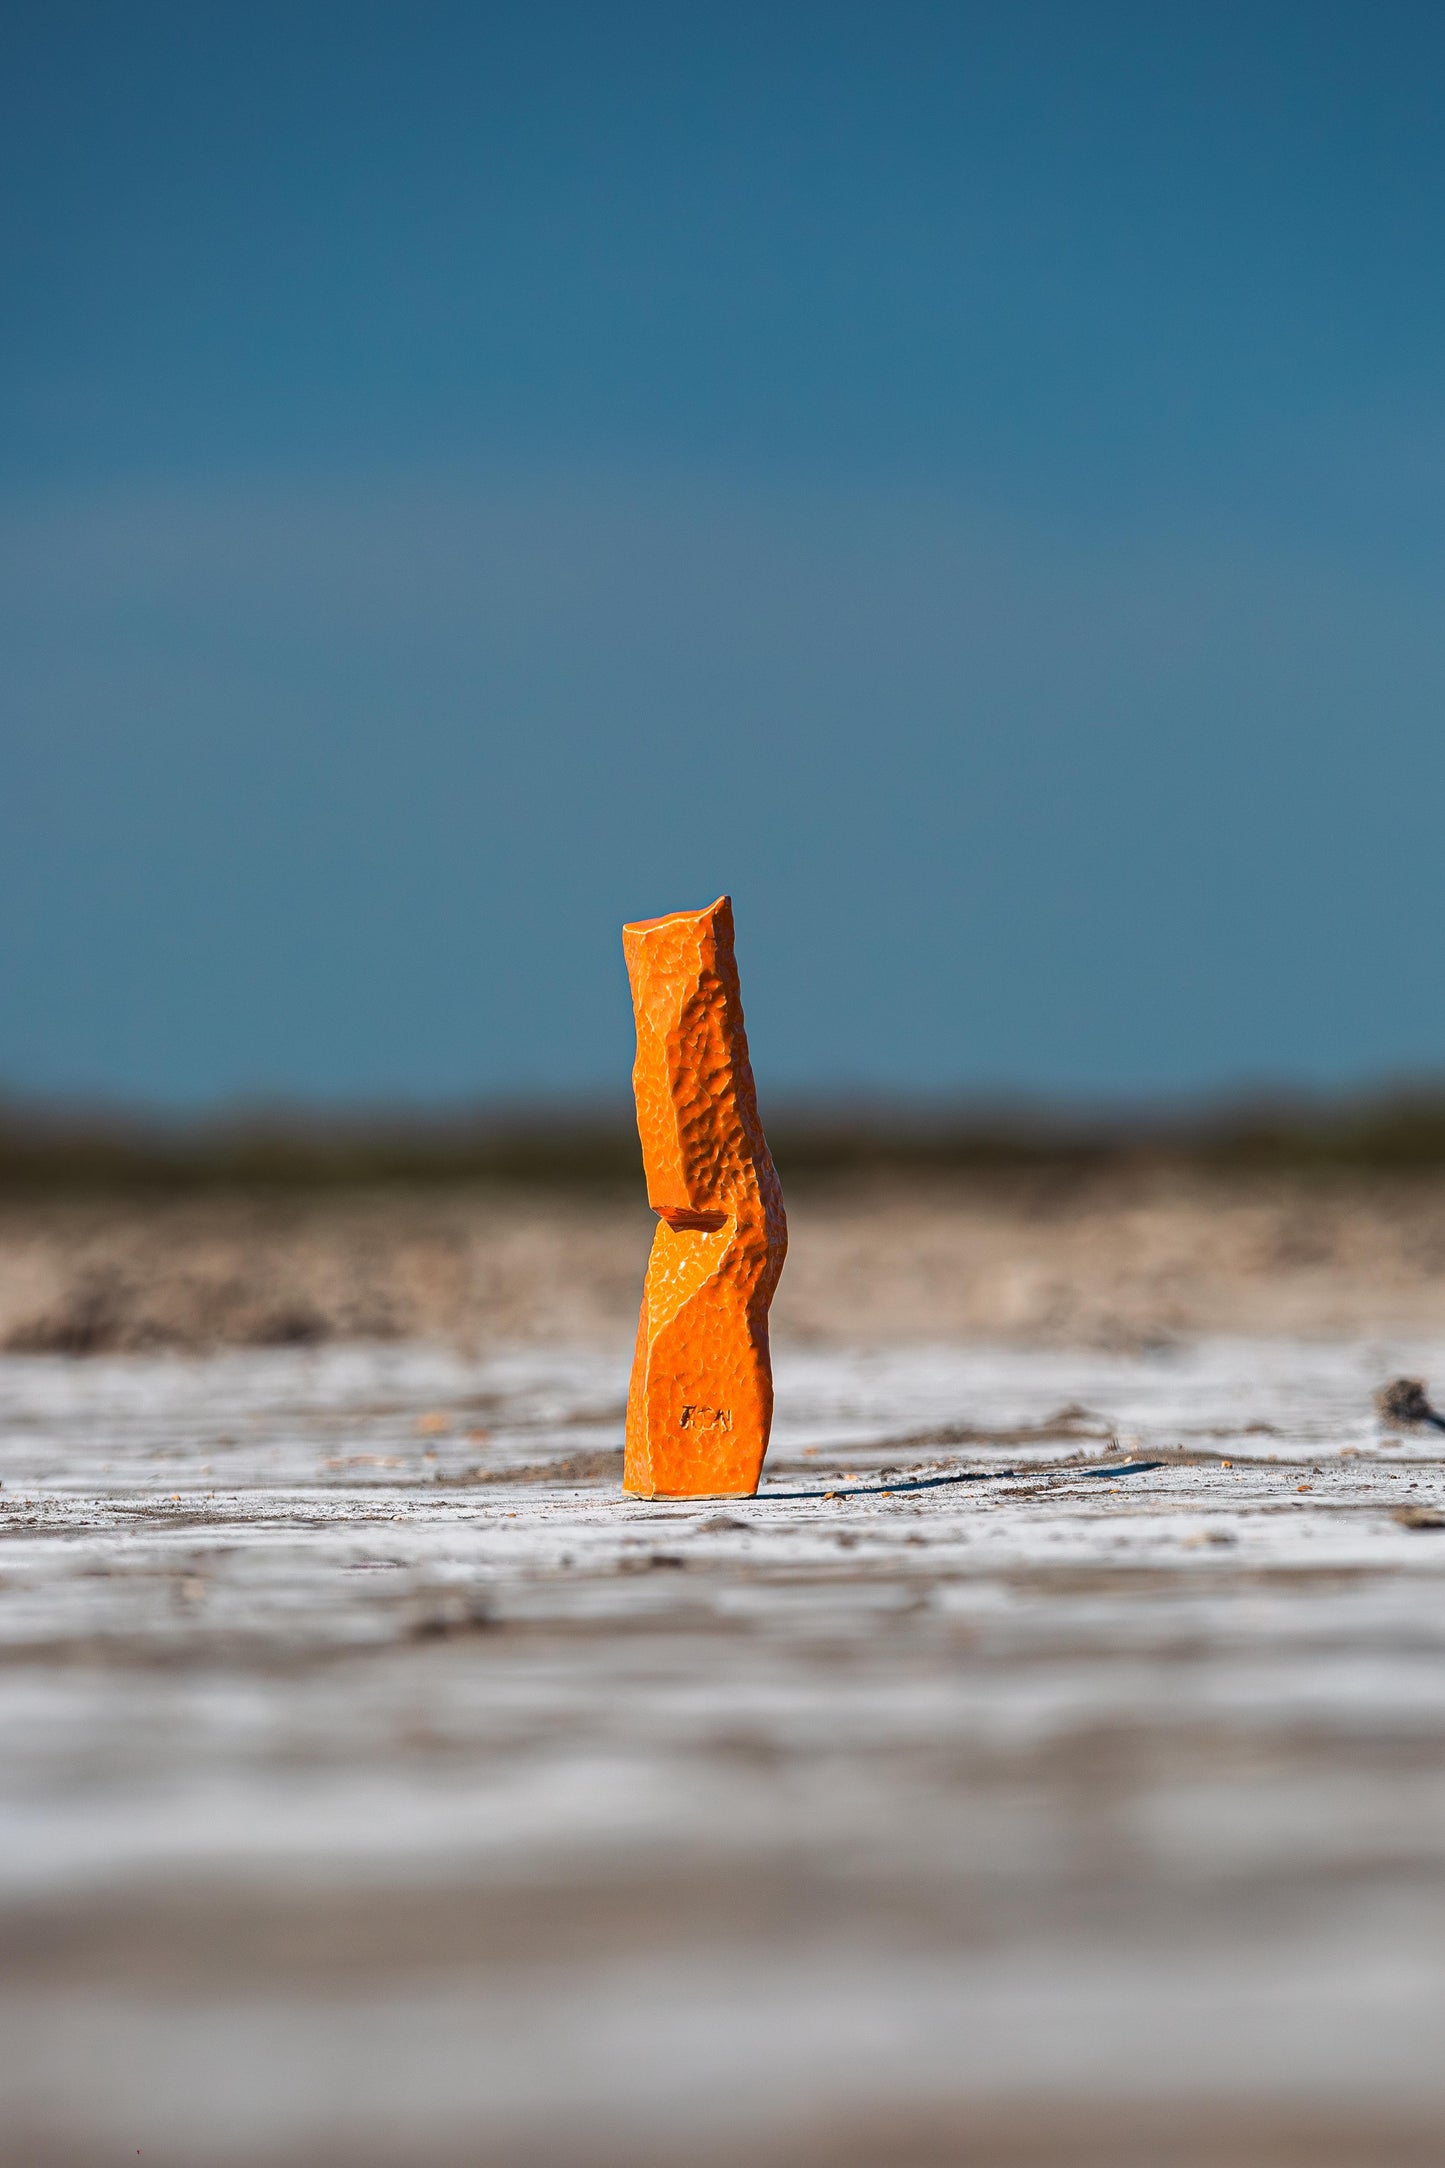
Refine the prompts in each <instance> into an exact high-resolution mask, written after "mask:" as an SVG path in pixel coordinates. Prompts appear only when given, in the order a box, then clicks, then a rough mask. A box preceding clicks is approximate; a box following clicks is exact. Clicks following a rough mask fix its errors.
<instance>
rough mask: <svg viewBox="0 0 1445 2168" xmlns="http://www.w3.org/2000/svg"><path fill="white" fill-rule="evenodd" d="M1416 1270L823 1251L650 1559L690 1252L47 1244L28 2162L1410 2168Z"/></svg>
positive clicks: (1204, 1246)
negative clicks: (731, 1456)
mask: <svg viewBox="0 0 1445 2168" xmlns="http://www.w3.org/2000/svg"><path fill="white" fill-rule="evenodd" d="M1438 1210H1439V1205H1438V1203H1437V1202H1436V1201H1435V1200H1433V1199H1431V1198H1429V1197H1419V1198H1415V1199H1413V1200H1412V1199H1392V1198H1389V1197H1387V1196H1385V1195H1384V1194H1383V1193H1380V1192H1373V1193H1370V1194H1368V1195H1359V1196H1356V1197H1355V1198H1354V1199H1353V1200H1352V1201H1350V1202H1349V1203H1348V1204H1346V1202H1345V1201H1344V1200H1342V1199H1341V1198H1340V1197H1338V1196H1337V1197H1335V1198H1334V1199H1331V1200H1326V1201H1321V1200H1319V1199H1307V1200H1298V1199H1296V1200H1294V1201H1291V1200H1290V1199H1289V1198H1288V1197H1284V1198H1281V1197H1271V1196H1267V1195H1259V1194H1255V1195H1253V1196H1250V1195H1244V1194H1240V1195H1235V1196H1230V1197H1225V1196H1217V1197H1216V1198H1215V1200H1214V1201H1213V1202H1211V1201H1210V1199H1209V1197H1208V1196H1207V1195H1205V1194H1203V1193H1195V1192H1189V1191H1184V1190H1181V1189H1178V1188H1177V1187H1176V1188H1175V1189H1174V1190H1172V1191H1170V1192H1168V1193H1163V1192H1160V1191H1158V1190H1155V1191H1153V1192H1150V1193H1145V1194H1134V1195H1131V1196H1129V1197H1119V1196H1116V1197H1115V1198H1114V1199H1113V1201H1112V1202H1108V1201H1107V1200H1104V1199H1101V1198H1100V1197H1099V1196H1098V1195H1097V1194H1095V1196H1094V1197H1093V1199H1092V1200H1090V1198H1088V1197H1087V1196H1085V1195H1082V1194H1076V1195H1075V1196H1074V1197H1073V1198H1072V1199H1061V1198H1059V1197H1057V1196H1056V1197H1055V1198H1054V1199H1053V1200H1052V1201H1049V1200H1047V1199H1042V1198H1036V1199H1033V1200H1031V1201H1024V1200H1020V1199H1018V1198H1015V1199H1014V1200H1013V1201H1012V1202H1011V1203H1009V1204H1008V1205H1007V1206H1005V1205H1003V1204H1002V1203H1000V1202H999V1200H998V1199H997V1198H995V1199H994V1201H993V1203H992V1205H991V1206H989V1207H988V1208H987V1209H985V1208H984V1205H983V1204H981V1203H980V1202H979V1201H978V1200H975V1201H974V1203H973V1204H970V1203H969V1201H968V1200H967V1199H966V1198H963V1197H961V1196H959V1195H954V1196H951V1197H944V1196H938V1197H934V1198H932V1199H920V1198H918V1197H917V1196H916V1195H915V1196H912V1197H903V1196H900V1195H899V1194H897V1193H893V1194H891V1195H875V1196H873V1197H871V1198H868V1199H860V1198H857V1197H855V1198H853V1199H851V1200H848V1199H839V1198H835V1199H833V1200H832V1201H831V1202H829V1201H827V1200H824V1199H818V1200H816V1201H815V1202H813V1203H812V1204H807V1203H805V1204H804V1205H803V1207H802V1208H801V1209H795V1213H794V1223H795V1252H794V1259H793V1264H792V1265H790V1267H789V1271H790V1274H791V1273H793V1272H794V1269H795V1268H796V1279H795V1284H794V1286H793V1288H792V1289H791V1291H790V1297H789V1303H790V1306H789V1307H787V1308H784V1307H783V1305H782V1304H780V1310H779V1326H780V1331H779V1351H778V1362H777V1375H778V1423H777V1430H776V1434H775V1444H774V1450H773V1453H772V1454H771V1455H770V1461H769V1468H768V1472H767V1477H766V1480H765V1487H764V1493H763V1495H762V1496H760V1497H759V1498H758V1499H757V1500H756V1501H729V1502H722V1503H713V1502H705V1501H704V1502H697V1503H686V1504H672V1505H669V1504H656V1503H653V1504H647V1503H643V1502H640V1501H633V1500H625V1499H623V1498H622V1497H621V1495H620V1492H619V1490H618V1488H617V1480H616V1472H617V1466H618V1451H619V1445H620V1434H621V1402H622V1395H623V1392H624V1389H625V1382H626V1374H627V1355H628V1346H627V1343H628V1334H629V1328H630V1324H631V1315H630V1313H631V1310H632V1305H633V1303H634V1302H635V1298H636V1281H637V1278H638V1276H639V1275H640V1269H641V1260H642V1256H643V1254H644V1252H645V1247H646V1241H647V1228H648V1222H647V1220H646V1216H645V1215H640V1214H637V1213H634V1212H630V1211H626V1210H623V1209H620V1208H618V1207H615V1206H611V1207H603V1206H600V1205H594V1206H592V1207H590V1208H584V1207H582V1206H578V1205H573V1206H566V1205H563V1204H561V1203H558V1202H556V1201H555V1200H554V1201H553V1203H552V1204H550V1205H549V1206H547V1207H546V1208H545V1209H540V1210H539V1209H533V1208H531V1207H527V1206H525V1205H524V1204H523V1203H522V1202H521V1201H520V1200H516V1199H513V1200H510V1201H508V1200H501V1201H497V1200H493V1201H491V1202H488V1201H486V1200H482V1199H476V1198H473V1199H459V1200H453V1201H451V1202H449V1203H447V1202H433V1203H418V1202H413V1203H412V1204H411V1205H408V1206H406V1207H405V1208H400V1207H398V1206H397V1205H395V1204H394V1203H393V1204H387V1203H385V1202H381V1201H377V1200H370V1201H368V1200H352V1201H350V1202H345V1203H338V1204H333V1205H332V1206H330V1207H327V1208H326V1209H325V1210H322V1209H320V1208H314V1209H309V1210H307V1211H296V1210H294V1209H293V1210H291V1211H290V1212H287V1213H283V1212H281V1211H280V1210H279V1208H276V1207H272V1208H269V1209H267V1210H261V1209H260V1208H257V1207H249V1208H243V1207H241V1206H228V1207H221V1206H218V1205H215V1204H211V1205H206V1206H204V1207H202V1206H200V1205H194V1206H189V1207H184V1208H182V1207H176V1208H173V1209H172V1210H170V1211H168V1212H167V1213H165V1214H163V1215H160V1216H158V1217H155V1218H150V1219H148V1218H147V1217H146V1216H145V1215H143V1214H140V1213H137V1212H136V1211H134V1210H132V1211H130V1212H129V1213H125V1212H120V1211H116V1210H112V1211H109V1212H103V1211H100V1210H99V1209H98V1208H89V1209H88V1210H86V1211H81V1210H80V1209H79V1208H76V1209H74V1210H72V1211H70V1212H66V1213H59V1212H56V1211H53V1210H52V1211H50V1212H48V1213H41V1212H38V1211H37V1212H33V1213H31V1214H29V1215H20V1216H14V1217H12V1220H11V1223H10V1228H9V1232H8V1234H7V1236H6V1240H5V1244H4V1249H3V1255H4V1259H5V1273H4V1286H5V1296H4V1301H5V1305H6V1308H5V1317H6V1320H7V1329H8V1331H9V1333H10V1337H11V1339H12V1343H13V1342H15V1341H17V1340H18V1341H20V1342H22V1343H24V1342H25V1341H26V1339H27V1336H28V1339H29V1342H30V1344H31V1345H32V1346H35V1345H44V1344H45V1342H46V1338H47V1335H46V1334H45V1333H43V1332H39V1331H37V1330H36V1327H35V1322H34V1321H35V1320H36V1319H37V1318H40V1317H45V1316H49V1317H50V1318H51V1319H52V1320H54V1319H57V1318H59V1317H61V1316H63V1315H64V1314H66V1306H67V1305H70V1306H71V1309H72V1313H73V1309H74V1305H75V1302H76V1291H77V1289H78V1288H80V1287H83V1286H84V1284H86V1283H85V1275H86V1274H87V1273H93V1272H95V1271H96V1270H97V1269H99V1268H102V1267H103V1268H104V1269H105V1270H107V1271H109V1272H111V1273H112V1274H113V1275H115V1277H114V1278H113V1280H112V1282H111V1285H112V1288H113V1289H114V1288H115V1287H119V1288H121V1289H122V1290H123V1293H122V1294H119V1295H116V1294H113V1295H112V1298H111V1308H110V1310H109V1311H108V1312H107V1313H106V1315H107V1316H108V1318H109V1320H110V1322H109V1323H108V1324H107V1325H106V1326H105V1328H104V1330H103V1331H100V1330H97V1331H96V1332H94V1333H93V1334H92V1337H91V1346H92V1350H93V1352H92V1353H90V1354H89V1355H88V1356H87V1357H85V1358H84V1359H80V1358H78V1357H76V1356H74V1355H69V1354H64V1353H59V1352H54V1351H53V1344H54V1342H55V1341H56V1339H63V1335H58V1334H56V1333H55V1332H54V1331H53V1330H52V1331H51V1333H50V1336H49V1337H50V1341H51V1344H52V1351H50V1352H29V1353H23V1352H12V1353H11V1354H9V1355H7V1356H6V1357H4V1358H3V1360H0V1477H3V1489H0V1737H3V1739H4V1741H5V1753H4V1756H3V1758H0V1837H3V1842H0V2131H3V2132H4V2134H5V2136H4V2142H3V2145H0V2157H4V2158H6V2159H12V2158H13V2159H14V2160H16V2161H17V2162H24V2163H26V2164H27V2168H30V2164H32V2163H34V2164H38V2168H82V2164H84V2168H93V2164H94V2163H96V2162H99V2161H109V2160H112V2159H113V2160H115V2161H117V2162H120V2161H127V2160H132V2161H133V2160H135V2159H136V2158H137V2157H139V2158H140V2159H142V2160H144V2161H145V2162H147V2163H148V2164H151V2168H155V2164H156V2163H160V2164H162V2168H182V2164H184V2168H212V2164H213V2168H241V2164H243V2163H244V2164H245V2168H260V2164H273V2163H274V2164H277V2168H303V2164H304V2168H331V2164H333V2163H335V2164H341V2163H345V2164H347V2168H401V2164H405V2168H461V2164H462V2163H466V2164H468V2168H503V2164H506V2168H513V2164H518V2168H541V2164H544V2163H545V2164H549V2168H552V2164H555V2168H563V2164H567V2168H571V2164H574V2163H575V2164H579V2168H580V2164H583V2163H585V2164H587V2168H594V2164H601V2168H610V2164H612V2163H614V2162H615V2163H619V2164H620V2163H622V2162H624V2161H625V2162H627V2163H629V2164H636V2168H663V2164H667V2168H676V2164H677V2163H679V2162H684V2161H685V2162H687V2163H689V2164H690V2168H691V2164H692V2163H701V2164H702V2168H722V2164H723V2163H727V2164H729V2168H731V2164H733V2163H736V2162H738V2161H741V2160H746V2161H748V2162H749V2163H752V2164H761V2168H814V2164H816V2168H823V2164H825V2163H826V2164H829V2168H888V2164H890V2163H899V2164H901V2168H933V2164H940V2168H941V2164H942V2163H945V2162H947V2163H963V2164H973V2168H1024V2164H1028V2168H1044V2164H1045V2163H1048V2164H1053V2163H1060V2164H1063V2163H1068V2164H1069V2168H1076V2164H1086V2168H1094V2164H1097V2168H1169V2164H1178V2168H1184V2164H1189V2168H1205V2164H1209V2168H1226V2164H1228V2168H1275V2164H1278V2168H1285V2164H1287V2163H1288V2164H1294V2168H1306V2164H1308V2168H1347V2164H1348V2168H1377V2164H1380V2163H1395V2164H1400V2163H1406V2162H1409V2163H1420V2164H1422V2168H1423V2164H1424V2163H1427V2162H1428V2163H1432V2164H1433V2163H1434V2162H1435V2161H1437V2160H1438V2159H1439V2157H1440V2139H1439V2132H1440V2129H1441V2127H1442V2122H1445V2074H1442V2066H1441V2063H1440V2058H1439V2054H1438V2040H1439V2036H1440V2030H1441V2025H1442V2022H1445V1957H1442V1951H1445V1935H1442V1927H1445V1525H1440V1524H1442V1523H1445V1461H1442V1457H1441V1453H1440V1450H1439V1448H1440V1447H1441V1446H1442V1445H1445V1437H1442V1436H1441V1435H1440V1434H1439V1433H1438V1432H1430V1431H1424V1432H1421V1433H1419V1434H1416V1433H1400V1432H1396V1431H1392V1430H1390V1429H1389V1428H1387V1427H1384V1426H1382V1423H1381V1421H1380V1419H1379V1418H1378V1417H1377V1415H1376V1413H1375V1411H1374V1407H1373V1404H1372V1395H1373V1391H1374V1388H1375V1386H1376V1385H1378V1384H1379V1383H1380V1382H1381V1381H1382V1380H1383V1379H1384V1378H1386V1377H1389V1376H1391V1375H1395V1374H1399V1373H1404V1374H1407V1375H1418V1376H1423V1377H1425V1378H1426V1379H1429V1380H1433V1381H1436V1382H1437V1383H1440V1382H1445V1315H1442V1314H1441V1313H1440V1308H1439V1296H1438V1293H1437V1292H1436V1291H1435V1290H1434V1288H1433V1287H1432V1282H1431V1279H1430V1273H1429V1269H1428V1259H1429V1254H1430V1253H1429V1247H1428V1242H1429V1230H1430V1228H1431V1227H1432V1226H1433V1225H1434V1215H1435V1214H1436V1212H1437V1211H1438ZM1007 1271H1012V1272H1013V1273H1015V1275H1016V1276H1017V1277H1016V1279H1015V1281H1014V1282H1013V1283H1012V1284H1013V1291H1012V1293H1010V1292H1008V1291H1007V1289H1006V1288H1005V1289H1001V1288H1000V1287H999V1286H997V1285H995V1284H994V1282H993V1280H992V1279H991V1277H990V1276H991V1275H995V1276H997V1275H1001V1274H1004V1273H1006V1272H1007ZM1031 1275H1035V1277H1031ZM1037 1275H1042V1276H1043V1277H1042V1278H1040V1277H1037ZM830 1276H831V1280H830ZM92 1284H93V1283H92ZM786 1286H787V1282H786V1281H785V1288H786ZM830 1287H831V1294H830ZM478 1290H485V1291H486V1298H485V1300H482V1299H479V1297H478ZM383 1297H384V1298H385V1300H386V1301H387V1302H388V1303H389V1304H391V1305H392V1307H391V1308H390V1310H389V1311H388V1312H387V1314H386V1317H385V1325H384V1330H385V1334H386V1335H387V1337H381V1336H379V1335H378V1333H377V1332H375V1331H373V1332H372V1334H371V1335H370V1336H365V1337H358V1336H357V1332H356V1330H355V1328H356V1327H357V1325H358V1321H359V1318H360V1313H359V1312H358V1311H357V1310H348V1308H347V1305H348V1304H360V1303H361V1302H362V1301H363V1298H365V1300H372V1299H376V1300H378V1301H380V1300H381V1299H382V1298H383ZM303 1300H304V1301H305V1302H307V1303H309V1304H311V1305H313V1307H314V1319H315V1320H316V1321H318V1322H313V1326H312V1328H311V1329H310V1331H309V1333H308V1335H307V1336H304V1337H301V1336H297V1337H293V1339H292V1340H291V1342H290V1344H286V1342H285V1341H284V1338H283V1339H282V1340H281V1343H280V1344H264V1343H265V1342H266V1339H267V1334H268V1332H269V1331H271V1330H272V1328H271V1327H266V1326H264V1324H262V1325H258V1324H257V1322H256V1320H257V1319H261V1320H263V1321H264V1320H265V1319H266V1318H267V1317H268V1316H269V1317H270V1318H272V1320H273V1321H274V1319H275V1318H276V1317H277V1316H279V1315H281V1314H282V1313H283V1311H284V1309H285V1308H286V1306H287V1305H292V1304H299V1303H300V1302H302V1301H303ZM268 1303H270V1304H274V1305H275V1307H274V1309H271V1310H269V1311H268V1309H267V1305H268ZM408 1306H410V1307H408ZM348 1318H349V1319H350V1320H351V1322H352V1326H353V1331H352V1333H351V1334H349V1335H348V1334H347V1333H345V1332H344V1331H343V1325H344V1323H345V1321H346V1320H347V1319H348ZM422 1321H425V1322H426V1323H427V1324H428V1325H429V1326H430V1327H431V1328H432V1329H431V1330H430V1331H429V1332H422V1331H419V1330H418V1329H417V1328H418V1325H419V1323H420V1322H422ZM372 1322H373V1325H375V1323H376V1319H375V1318H373V1320H372ZM1246 1328H1247V1329H1246ZM258 1341H259V1342H262V1343H263V1344H257V1342H258ZM939 1476H945V1477H948V1478H950V1479H956V1478H963V1479H966V1480H949V1481H948V1482H945V1483H943V1484H936V1483H934V1479H935V1478H937V1477H939ZM918 1484H931V1485H933V1487H928V1488H915V1487H911V1486H914V1485H918Z"/></svg>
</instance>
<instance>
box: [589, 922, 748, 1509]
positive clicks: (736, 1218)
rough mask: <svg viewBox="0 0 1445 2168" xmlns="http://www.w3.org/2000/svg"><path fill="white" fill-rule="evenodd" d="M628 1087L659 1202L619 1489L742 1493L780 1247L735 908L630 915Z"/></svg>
mask: <svg viewBox="0 0 1445 2168" xmlns="http://www.w3.org/2000/svg"><path fill="white" fill-rule="evenodd" d="M622 946H623V950H624V953H625V954H626V957H627V973H628V977H629V978H630V979H631V981H632V1006H633V1009H634V1010H635V1012H636V1016H637V1065H636V1067H635V1068H634V1070H633V1072H632V1086H633V1090H634V1092H635V1094H636V1097H637V1127H638V1132H639V1134H640V1136H641V1138H642V1158H643V1164H644V1166H645V1168H646V1170H647V1197H648V1202H649V1203H650V1204H651V1206H652V1209H653V1211H654V1212H656V1213H657V1214H658V1215H659V1220H660V1224H659V1226H658V1229H657V1234H656V1236H655V1238H654V1240H653V1245H652V1257H651V1260H650V1262H649V1264H648V1267H647V1285H646V1287H645V1289H644V1290H643V1296H642V1316H641V1318H640V1320H639V1321H638V1327H637V1354H636V1358H635V1360H634V1362H633V1365H632V1390H631V1392H630V1393H629V1395H628V1400H627V1464H626V1468H625V1471H624V1474H623V1478H622V1483H623V1488H624V1489H625V1490H629V1491H633V1492H635V1493H636V1494H637V1495H638V1496H639V1497H642V1498H718V1497H740V1496H741V1497H749V1496H751V1494H752V1493H753V1492H754V1491H755V1490H756V1489H757V1487H758V1477H759V1476H760V1475H761V1473H762V1467H763V1455H764V1453H766V1451H767V1449H768V1431H769V1428H770V1427H771V1424H772V1419H773V1373H772V1366H771V1364H770V1362H769V1360H768V1304H769V1303H770V1302H771V1301H772V1299H773V1290H774V1288H775V1287H776V1286H777V1284H778V1274H779V1273H780V1272H781V1271H782V1269H783V1256H784V1253H785V1251H786V1250H787V1246H788V1229H787V1222H786V1221H785V1220H784V1218H783V1195H782V1191H781V1190H780V1189H779V1187H778V1177H777V1174H776V1172H775V1171H774V1168H773V1162H772V1159H771V1158H770V1157H769V1154H768V1147H767V1144H766V1142H765V1141H764V1138H763V1131H762V1125H761V1123H760V1122H759V1120H758V1105H757V1098H756V1095H755V1093H754V1090H753V1072H752V1067H751V1065H750V1063H749V1061H748V1042H747V1036H746V1034H745V1032H744V1030H743V1005H742V997H741V994H740V993H739V991H738V971H737V965H736V963H735V962H734V961H733V909H732V904H731V903H730V902H729V900H728V898H727V897H726V896H722V897H720V898H719V899H718V901H717V902H716V903H714V904H710V905H709V907H708V908H707V910H705V911H674V912H672V913H671V915H670V916H669V917H667V918H648V919H643V920H641V921H640V922H639V923H638V924H637V925H634V926H624V927H623V929H622Z"/></svg>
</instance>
